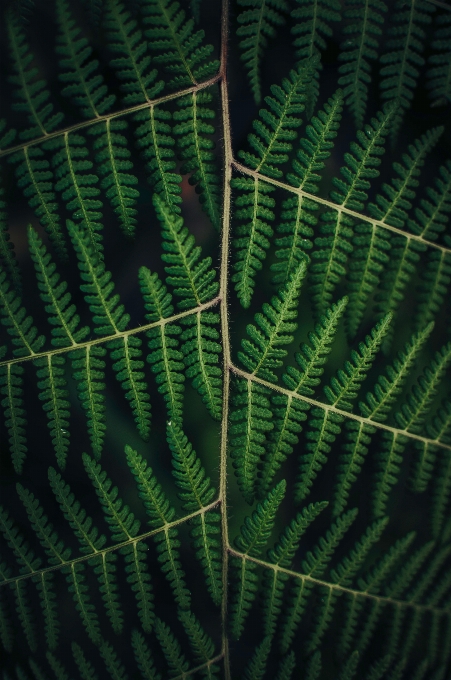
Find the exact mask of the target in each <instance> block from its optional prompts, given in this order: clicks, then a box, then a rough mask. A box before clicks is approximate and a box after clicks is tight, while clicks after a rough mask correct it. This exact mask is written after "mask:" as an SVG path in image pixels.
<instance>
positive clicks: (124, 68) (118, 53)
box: [104, 0, 164, 106]
mask: <svg viewBox="0 0 451 680" xmlns="http://www.w3.org/2000/svg"><path fill="white" fill-rule="evenodd" d="M104 23H105V27H106V29H107V35H108V48H109V50H110V51H111V52H112V53H113V54H114V55H115V57H114V59H112V60H111V61H110V64H111V66H112V67H113V68H114V70H115V71H116V73H117V77H118V78H119V80H121V81H122V83H121V86H120V87H121V90H122V92H124V93H125V94H124V96H123V98H122V101H123V102H124V104H125V105H126V106H134V105H136V104H143V103H144V102H146V101H147V102H150V100H151V99H155V97H156V96H157V95H158V94H159V93H160V92H161V90H162V89H163V86H164V83H163V81H162V80H158V81H156V80H155V79H156V77H157V69H152V70H149V67H150V63H151V59H150V55H149V54H148V48H149V45H148V43H147V41H146V40H144V39H143V37H142V32H141V31H140V30H139V28H137V25H138V24H137V21H136V19H133V18H132V16H131V14H130V12H129V11H127V9H126V8H125V7H124V5H123V4H122V3H121V2H119V1H118V0H109V2H108V3H107V4H106V14H105V20H104Z"/></svg>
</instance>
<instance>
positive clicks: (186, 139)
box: [173, 91, 221, 230]
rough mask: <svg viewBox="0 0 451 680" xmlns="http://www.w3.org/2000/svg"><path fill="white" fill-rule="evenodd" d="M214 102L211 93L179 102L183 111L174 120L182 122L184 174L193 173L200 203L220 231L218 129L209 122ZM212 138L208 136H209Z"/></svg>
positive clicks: (179, 135)
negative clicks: (215, 144) (211, 105)
mask: <svg viewBox="0 0 451 680" xmlns="http://www.w3.org/2000/svg"><path fill="white" fill-rule="evenodd" d="M212 100H213V95H212V94H211V93H210V92H208V91H207V92H205V91H202V92H199V93H195V92H193V93H192V94H190V95H187V96H186V97H181V98H180V99H178V101H177V105H178V106H179V110H178V111H175V112H174V116H173V117H174V120H175V121H179V122H178V123H177V125H175V126H174V129H173V132H174V134H175V135H177V137H176V140H177V144H178V147H179V149H180V158H181V159H182V161H184V162H183V165H182V167H181V168H180V172H181V173H182V174H186V173H191V174H190V177H189V180H188V181H189V183H190V184H191V185H195V186H196V192H197V193H198V194H199V201H200V203H201V205H202V207H203V209H204V210H205V212H206V213H207V215H208V217H209V218H210V220H211V222H212V224H213V226H214V227H216V229H218V230H219V227H220V221H221V212H220V204H219V200H220V196H219V179H218V177H217V171H216V167H215V155H214V153H213V151H212V149H213V148H214V142H213V140H212V139H211V135H213V134H214V132H215V128H214V127H213V125H211V124H210V123H209V122H208V121H210V120H212V119H213V118H214V116H215V112H214V109H213V108H211V107H210V106H208V105H209V104H210V103H211V102H212ZM207 135H208V136H207Z"/></svg>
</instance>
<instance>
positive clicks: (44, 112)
mask: <svg viewBox="0 0 451 680" xmlns="http://www.w3.org/2000/svg"><path fill="white" fill-rule="evenodd" d="M6 23H7V30H8V38H9V46H10V51H11V56H12V59H13V63H14V70H15V75H12V76H10V77H9V81H10V82H11V83H12V84H13V85H16V86H17V89H16V90H15V92H14V93H15V95H16V97H17V98H18V99H19V101H18V102H16V103H13V104H12V108H13V110H14V111H23V112H24V113H26V114H27V116H28V121H29V123H30V126H31V127H29V128H28V129H26V130H23V131H22V132H20V133H19V137H20V139H33V137H41V136H47V135H48V133H49V132H52V131H53V130H54V129H55V128H57V127H58V126H59V125H60V123H61V122H62V120H63V117H64V116H63V114H62V113H60V112H59V113H53V104H52V103H51V102H49V101H48V100H49V97H50V94H49V91H48V90H47V83H46V82H45V80H36V76H37V75H38V69H37V68H35V67H32V66H31V67H30V63H31V62H32V61H33V59H34V57H33V54H32V53H31V52H30V50H29V47H28V45H27V42H26V37H25V33H24V32H23V31H22V29H21V25H20V21H19V20H18V18H17V16H15V15H14V12H12V11H9V12H8V15H7V22H6Z"/></svg>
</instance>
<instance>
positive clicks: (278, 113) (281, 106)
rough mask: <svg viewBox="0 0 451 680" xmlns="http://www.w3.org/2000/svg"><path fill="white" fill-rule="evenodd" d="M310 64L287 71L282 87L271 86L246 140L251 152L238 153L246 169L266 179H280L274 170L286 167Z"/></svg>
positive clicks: (300, 110)
mask: <svg viewBox="0 0 451 680" xmlns="http://www.w3.org/2000/svg"><path fill="white" fill-rule="evenodd" d="M311 70H312V67H311V66H310V64H301V65H299V66H298V68H297V70H292V71H290V75H289V78H284V79H283V80H282V86H280V85H271V94H272V95H273V96H272V97H269V96H268V97H265V102H266V104H267V105H268V107H269V108H268V109H260V112H259V114H260V118H261V120H259V119H257V120H254V122H253V124H252V125H253V128H254V130H255V133H251V134H250V135H249V136H248V142H249V145H250V146H251V147H252V149H253V151H243V150H241V151H239V152H238V156H239V157H240V158H242V159H243V161H244V162H245V163H246V165H247V166H249V167H250V168H251V169H252V170H255V171H256V172H261V173H263V174H265V175H267V176H268V177H274V178H276V179H277V178H280V177H282V175H283V173H282V170H281V169H280V168H279V167H277V166H279V165H282V164H283V163H286V162H287V160H288V154H289V153H290V151H291V149H292V148H293V145H292V142H293V140H294V139H296V136H297V133H296V128H298V127H299V126H300V125H301V124H302V120H301V118H300V114H301V113H302V112H303V111H304V109H305V102H306V100H307V95H306V92H307V85H308V83H309V81H310V78H311Z"/></svg>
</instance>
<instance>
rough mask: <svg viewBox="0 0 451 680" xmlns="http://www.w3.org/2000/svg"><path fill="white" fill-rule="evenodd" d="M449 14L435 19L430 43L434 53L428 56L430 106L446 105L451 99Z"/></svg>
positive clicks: (450, 27) (450, 23) (450, 20)
mask: <svg viewBox="0 0 451 680" xmlns="http://www.w3.org/2000/svg"><path fill="white" fill-rule="evenodd" d="M450 38H451V15H450V14H449V12H448V13H445V14H441V15H440V16H438V17H437V20H436V31H435V33H434V40H433V41H432V43H431V47H432V48H433V50H436V52H435V53H434V54H431V56H430V57H429V60H428V63H429V65H430V67H431V68H429V70H428V74H427V75H428V81H427V88H428V89H429V90H430V92H429V96H430V98H431V99H432V100H433V102H432V106H441V105H446V104H448V103H449V102H450V101H451V50H450V47H449V44H450V43H449V41H450Z"/></svg>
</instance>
